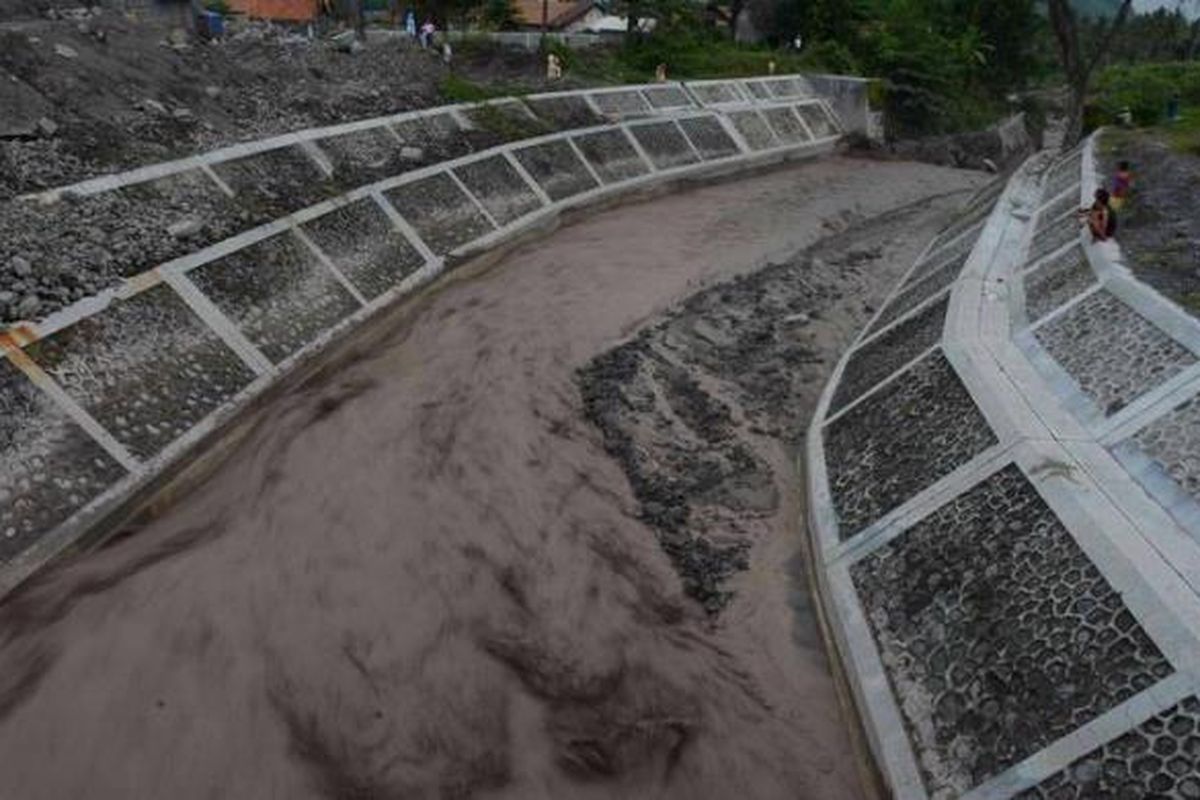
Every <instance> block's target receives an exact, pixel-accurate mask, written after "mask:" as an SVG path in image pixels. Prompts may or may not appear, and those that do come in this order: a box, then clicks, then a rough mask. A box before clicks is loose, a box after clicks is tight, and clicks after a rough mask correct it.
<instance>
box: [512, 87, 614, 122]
mask: <svg viewBox="0 0 1200 800" xmlns="http://www.w3.org/2000/svg"><path fill="white" fill-rule="evenodd" d="M525 102H526V104H527V105H528V106H529V107H530V108H531V109H532V110H533V113H534V114H536V115H537V116H538V118H539V119H541V120H542V121H543V122H545V123H546V124H547V125H550V126H551V127H553V128H554V129H555V130H560V131H566V130H573V129H575V128H592V127H595V126H596V125H603V124H604V122H605V120H604V118H603V117H601V116H599V115H597V114H596V112H595V111H593V110H592V107H591V106H589V105H588V103H587V100H585V99H584V97H583V95H579V94H574V95H562V96H559V97H530V98H526V100H525Z"/></svg>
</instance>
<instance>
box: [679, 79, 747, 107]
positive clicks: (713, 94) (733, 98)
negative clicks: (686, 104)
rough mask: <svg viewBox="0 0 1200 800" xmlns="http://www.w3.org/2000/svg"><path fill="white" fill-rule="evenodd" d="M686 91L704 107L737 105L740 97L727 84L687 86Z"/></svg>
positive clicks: (730, 85)
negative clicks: (726, 104)
mask: <svg viewBox="0 0 1200 800" xmlns="http://www.w3.org/2000/svg"><path fill="white" fill-rule="evenodd" d="M688 89H690V90H691V92H692V94H694V95H695V96H696V98H697V99H699V100H700V102H701V103H704V104H705V105H720V104H722V103H738V102H741V100H742V97H741V95H740V94H738V92H737V90H736V89H735V88H734V87H733V85H732V84H729V83H704V84H695V83H693V84H689V85H688Z"/></svg>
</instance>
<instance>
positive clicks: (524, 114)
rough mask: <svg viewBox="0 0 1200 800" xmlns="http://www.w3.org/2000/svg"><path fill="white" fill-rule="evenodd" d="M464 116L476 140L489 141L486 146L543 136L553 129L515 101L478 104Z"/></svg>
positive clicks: (467, 110) (465, 112)
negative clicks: (471, 126)
mask: <svg viewBox="0 0 1200 800" xmlns="http://www.w3.org/2000/svg"><path fill="white" fill-rule="evenodd" d="M463 115H464V116H465V117H466V118H467V119H468V120H469V121H470V123H471V124H472V125H473V126H474V133H475V134H476V136H477V138H483V137H486V138H487V139H488V140H489V141H490V142H491V144H490V145H489V146H496V145H500V144H506V143H509V142H519V141H521V140H523V139H531V138H533V137H535V136H544V135H545V134H547V133H550V132H551V131H552V130H553V129H554V126H553V125H550V124H548V123H546V122H544V121H543V120H541V119H540V118H538V117H536V116H534V115H533V113H532V112H531V111H530V110H529V109H528V108H526V107H525V106H524V105H523V104H522V103H520V102H519V101H516V100H507V101H497V102H492V103H481V104H479V105H477V106H474V107H472V108H468V109H466V110H464V111H463Z"/></svg>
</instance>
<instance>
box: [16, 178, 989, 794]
mask: <svg viewBox="0 0 1200 800" xmlns="http://www.w3.org/2000/svg"><path fill="white" fill-rule="evenodd" d="M983 180H984V177H983V176H981V175H977V174H971V173H964V172H957V171H953V170H946V169H939V168H934V167H929V166H923V165H914V164H907V163H879V162H869V161H860V160H854V159H848V158H841V157H836V158H832V159H828V160H824V161H820V162H814V163H811V164H805V165H798V166H793V167H788V168H786V169H781V170H778V171H775V172H771V173H768V174H764V175H759V176H755V177H750V178H745V179H742V180H738V181H736V182H730V183H724V184H720V185H714V186H708V187H704V188H699V189H694V190H690V191H687V192H685V193H681V194H677V195H673V196H670V197H666V198H661V199H658V200H656V201H654V202H653V203H649V204H636V205H628V206H624V207H621V208H617V209H613V210H609V211H606V212H603V213H600V214H598V215H596V216H593V217H591V218H588V219H586V220H584V221H582V222H579V223H577V224H574V225H572V226H569V227H566V228H564V229H561V230H559V231H557V232H555V233H554V234H552V235H551V236H549V237H548V238H545V239H542V240H539V241H536V242H533V243H530V244H528V245H526V246H524V247H523V248H521V249H519V250H516V251H514V252H513V253H512V254H510V255H508V256H506V257H505V258H504V259H503V260H502V261H501V262H499V263H498V264H495V265H494V266H492V267H490V268H488V269H486V270H485V269H482V268H478V269H471V268H466V269H464V270H462V271H460V272H458V273H455V274H454V275H452V276H451V277H450V278H449V279H447V280H445V281H443V283H442V284H441V285H439V286H436V287H434V288H433V289H431V290H430V291H429V292H426V293H425V294H424V295H423V296H422V297H420V298H416V299H414V300H413V301H410V302H408V303H406V304H404V305H403V306H401V307H399V308H396V309H393V310H389V311H388V312H387V313H386V316H385V318H384V319H381V320H378V321H377V322H376V323H375V325H374V326H373V327H374V328H375V330H376V331H381V333H380V334H379V335H376V336H373V337H372V338H371V340H370V344H369V345H368V344H366V343H364V344H363V345H362V346H360V347H358V348H356V349H355V350H354V351H353V352H352V353H351V354H350V355H349V356H347V357H345V358H342V359H340V360H339V362H338V363H336V364H334V365H332V366H331V367H330V368H328V369H326V370H324V371H323V372H322V373H321V374H320V375H319V376H318V377H316V378H315V379H313V380H310V381H309V382H307V383H306V384H305V385H303V386H301V387H300V388H299V389H296V390H294V391H291V392H288V393H287V394H285V395H283V396H281V397H278V398H277V399H275V400H274V401H273V402H271V403H269V404H267V405H266V406H265V407H263V408H261V409H259V410H257V411H255V412H254V415H255V416H254V417H253V418H252V422H253V428H252V431H251V432H250V433H249V435H248V436H247V437H246V438H245V439H244V440H243V441H242V442H241V443H240V444H239V445H238V446H237V447H236V448H235V449H234V450H233V452H232V453H231V454H230V455H229V456H228V457H227V458H226V459H225V460H224V462H223V463H222V464H221V466H220V468H219V469H218V470H217V471H216V472H215V473H214V474H213V475H212V476H211V477H210V478H209V479H208V480H206V481H205V482H204V483H203V484H202V485H200V486H199V487H198V488H196V489H195V490H194V491H192V492H190V493H189V494H188V495H187V496H186V497H183V498H182V499H180V500H179V501H178V502H177V503H176V504H175V505H174V506H173V507H171V508H170V509H168V510H167V511H166V512H165V513H163V514H162V515H161V516H159V517H158V518H157V519H156V520H154V521H153V522H152V523H150V524H148V525H146V526H145V527H143V528H142V529H140V530H138V531H137V532H136V533H135V534H134V535H130V536H126V537H123V538H121V539H120V540H119V541H115V542H114V543H112V544H110V545H109V546H107V547H105V548H104V549H102V550H100V551H97V552H93V553H91V554H88V555H86V556H83V557H79V558H76V559H74V560H71V561H67V562H65V563H64V564H62V565H61V566H59V567H58V568H56V569H54V570H52V571H51V572H49V573H47V574H45V575H43V576H41V577H40V578H39V579H38V580H37V581H36V582H35V583H33V584H31V585H29V586H27V587H26V588H25V589H24V590H23V591H21V592H19V593H18V594H17V595H15V596H14V597H12V598H10V599H9V600H8V601H6V602H5V603H4V604H3V606H0V763H3V764H4V769H3V775H2V776H0V797H12V798H22V799H23V800H33V799H34V798H68V797H88V798H122V800H128V799H129V798H173V799H182V798H289V800H291V799H293V798H307V797H328V798H422V797H438V798H459V797H464V798H465V797H505V798H566V797H571V798H575V797H578V798H643V797H644V798H650V797H654V798H730V797H737V798H776V797H779V798H784V797H786V798H798V797H799V798H851V797H859V796H861V790H860V788H859V783H858V774H857V771H856V767H855V763H854V758H853V756H852V751H851V747H850V744H849V739H848V737H847V734H846V732H845V731H846V726H845V723H844V722H843V719H842V711H841V709H840V707H839V704H838V702H837V698H836V695H835V692H834V688H833V682H832V679H831V677H830V673H829V668H828V665H827V663H826V660H825V654H824V648H823V646H822V644H821V640H820V636H819V633H818V632H817V629H816V626H815V623H814V620H813V618H812V616H811V614H810V613H809V611H808V608H809V603H810V601H809V598H808V594H807V590H806V588H805V586H804V583H803V581H804V576H803V569H802V564H801V563H800V562H799V561H798V552H799V550H798V547H799V543H800V537H801V534H802V527H801V525H802V519H803V505H802V498H803V493H802V484H801V477H800V476H799V475H798V474H797V472H796V469H795V467H794V464H793V456H794V452H795V447H796V440H797V436H798V433H799V432H800V431H801V430H802V428H803V425H804V423H805V422H806V421H807V418H808V414H809V413H810V412H811V409H812V406H813V405H814V403H815V399H816V397H817V395H818V393H819V391H820V389H821V385H822V382H823V380H824V377H825V376H826V375H827V373H828V370H829V369H831V367H832V365H833V363H835V361H836V358H837V356H838V354H839V353H840V351H841V350H842V349H844V347H845V346H846V344H847V342H848V341H849V339H850V337H851V336H852V335H853V333H854V331H855V330H857V328H858V327H859V326H860V325H861V324H862V323H863V321H864V320H865V318H866V315H867V313H868V311H869V308H870V307H871V306H872V305H874V304H878V302H879V301H880V299H881V297H882V295H883V294H884V292H885V291H886V289H887V288H888V286H889V285H890V283H891V282H892V280H894V278H895V277H897V276H898V275H899V274H900V272H901V271H902V270H903V269H904V268H905V267H906V266H907V265H909V264H911V263H912V260H913V258H914V257H915V256H916V254H917V252H918V251H919V250H920V249H921V247H922V246H923V245H924V243H925V242H926V241H927V240H928V238H929V237H930V236H931V235H932V233H933V232H934V231H935V230H936V228H937V227H938V226H939V225H940V224H942V223H944V222H945V221H946V220H947V219H948V216H949V214H950V213H951V212H952V211H953V209H954V208H955V207H956V206H957V205H958V204H960V203H962V202H963V201H964V200H965V198H966V193H965V190H967V189H970V188H972V187H975V186H978V185H979V184H981V183H982V182H983ZM772 265H773V266H772ZM764 267H766V268H767V269H766V270H763V268H764ZM755 272H758V273H759V274H760V275H763V276H766V277H763V278H751V279H748V280H745V281H742V282H741V283H739V284H736V286H737V287H740V288H735V289H731V290H730V292H729V293H728V296H727V297H725V296H723V295H722V294H721V291H723V290H716V293H715V294H714V293H713V292H709V293H708V294H707V295H704V298H706V299H704V300H703V301H694V302H692V303H690V304H687V303H684V301H685V300H686V299H687V298H689V297H690V296H693V295H695V294H696V293H697V292H700V291H701V290H704V289H706V288H710V287H713V286H714V285H716V284H718V283H720V282H723V281H728V280H730V279H732V278H735V277H736V276H743V275H748V274H750V273H755ZM772 315H774V317H772ZM710 317H711V319H710ZM768 322H769V323H770V324H769V325H768V324H767V323H768ZM755 325H757V327H755ZM764 325H766V326H767V327H766V328H764V327H763V326H764ZM751 329H753V330H755V331H757V335H759V336H767V337H768V338H771V341H772V342H773V343H768V344H769V346H770V347H772V348H774V350H770V352H769V355H770V357H767V356H764V355H762V354H763V353H767V352H768V351H767V350H762V349H756V348H754V347H753V346H752V345H753V342H747V341H739V340H738V337H739V335H740V334H739V331H743V330H747V331H748V330H751ZM640 331H644V333H642V335H641V336H637V334H638V333H639V332H640ZM764 331H766V333H764ZM793 336H794V337H795V338H792V337H793ZM635 337H636V338H635ZM631 342H633V343H636V346H634V347H633V349H632V350H630V349H626V350H624V351H622V350H621V348H622V347H625V348H629V347H630V343H631ZM766 346H767V345H766V344H764V347H766ZM614 353H616V354H617V355H613V354H614ZM621 353H625V355H621ZM755 353H758V354H759V355H758V356H755ZM739 354H740V355H739ZM626 356H628V359H626V360H629V363H630V364H632V366H628V365H627V366H628V368H625V367H622V368H619V369H615V371H614V369H611V368H610V367H612V365H613V364H614V363H617V362H620V363H625V362H623V361H621V359H624V358H626ZM606 359H607V360H606ZM613 359H616V360H617V362H614V361H613ZM630 359H631V360H630ZM618 366H620V364H618ZM639 376H640V377H639ZM585 396H586V398H587V404H586V406H585V402H584V398H585ZM638 397H641V398H642V399H643V400H644V401H645V402H641V401H638V400H637V398H638ZM714 415H715V416H714ZM714 431H715V432H716V433H713V432H714ZM706 448H708V449H706ZM714 448H715V449H714ZM731 453H732V455H731ZM713 464H715V465H716V466H715V467H714V466H712V465H713ZM730 464H734V465H735V466H737V465H741V466H739V467H738V468H737V469H733V468H731V467H729V465H730ZM722 465H724V466H722ZM743 467H744V469H743ZM697 470H700V471H705V470H707V471H706V472H704V474H705V475H709V476H710V477H711V476H713V475H715V476H716V477H715V478H713V479H711V480H709V479H705V480H699V479H696V480H691V479H689V477H688V476H689V475H692V476H693V477H694V474H693V473H695V474H698V473H696V471H697ZM714 470H715V471H714ZM722 470H724V471H722ZM664 482H665V483H664ZM664 485H666V486H669V487H674V489H672V490H671V491H668V492H666V494H663V491H662V487H663V486H664ZM647 487H650V488H649V491H650V493H649V494H647V491H648V490H647ZM655 487H657V488H655ZM680 487H682V488H680ZM676 489H678V491H675V490H676ZM654 492H658V494H655V493H654ZM681 515H682V516H681ZM697 537H701V538H703V546H701V545H697V544H696V542H697V541H698V540H699V539H698V538H697ZM689 548H690V549H689ZM697 548H699V549H697ZM681 554H682V555H681ZM714 554H715V555H714ZM710 556H711V558H710Z"/></svg>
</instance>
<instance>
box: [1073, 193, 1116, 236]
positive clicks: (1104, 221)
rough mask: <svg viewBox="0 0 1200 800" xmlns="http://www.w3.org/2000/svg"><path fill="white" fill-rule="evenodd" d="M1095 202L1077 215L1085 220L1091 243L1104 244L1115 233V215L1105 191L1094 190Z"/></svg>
mask: <svg viewBox="0 0 1200 800" xmlns="http://www.w3.org/2000/svg"><path fill="white" fill-rule="evenodd" d="M1095 196H1096V200H1095V202H1093V203H1092V207H1091V208H1085V209H1081V210H1080V212H1079V214H1080V216H1081V217H1083V218H1084V219H1086V221H1087V226H1088V230H1090V231H1091V232H1092V241H1093V242H1104V241H1107V240H1108V239H1110V238H1112V236H1113V234H1115V233H1116V232H1117V214H1116V212H1115V211H1113V210H1112V207H1111V206H1109V197H1110V196H1109V194H1108V190H1107V189H1097V190H1096V195H1095Z"/></svg>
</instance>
